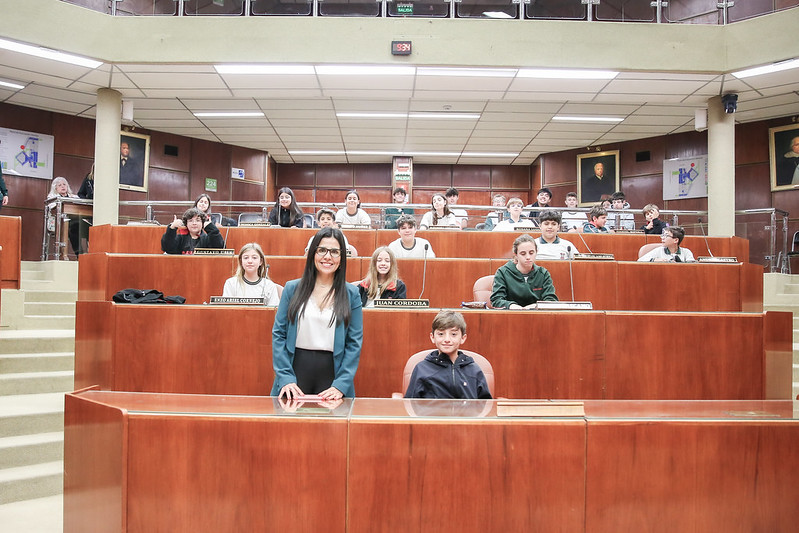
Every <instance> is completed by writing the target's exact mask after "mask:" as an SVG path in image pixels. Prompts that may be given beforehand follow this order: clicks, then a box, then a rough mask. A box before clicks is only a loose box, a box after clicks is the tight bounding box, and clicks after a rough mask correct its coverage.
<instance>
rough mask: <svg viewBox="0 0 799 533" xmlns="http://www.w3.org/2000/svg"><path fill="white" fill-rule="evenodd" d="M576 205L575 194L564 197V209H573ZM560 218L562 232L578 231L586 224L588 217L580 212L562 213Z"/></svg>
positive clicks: (571, 193)
mask: <svg viewBox="0 0 799 533" xmlns="http://www.w3.org/2000/svg"><path fill="white" fill-rule="evenodd" d="M578 203H579V202H578V201H577V193H576V192H570V193H568V194H567V195H566V207H568V208H569V209H574V208H576V207H577V204H578ZM562 218H563V223H562V224H563V231H580V229H581V228H582V227H583V225H584V224H585V223H586V222H588V217H586V216H585V213H583V212H582V211H564V212H563V216H562Z"/></svg>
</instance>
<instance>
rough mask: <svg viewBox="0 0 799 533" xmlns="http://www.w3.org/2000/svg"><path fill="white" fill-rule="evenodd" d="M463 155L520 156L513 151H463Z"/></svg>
mask: <svg viewBox="0 0 799 533" xmlns="http://www.w3.org/2000/svg"><path fill="white" fill-rule="evenodd" d="M461 156H462V157H519V154H515V153H513V152H463V153H462V154H461Z"/></svg>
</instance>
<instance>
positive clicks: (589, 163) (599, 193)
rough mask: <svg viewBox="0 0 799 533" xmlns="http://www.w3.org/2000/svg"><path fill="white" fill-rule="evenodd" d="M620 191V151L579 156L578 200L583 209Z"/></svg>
mask: <svg viewBox="0 0 799 533" xmlns="http://www.w3.org/2000/svg"><path fill="white" fill-rule="evenodd" d="M618 190H619V151H618V150H612V151H608V152H598V153H588V154H580V155H578V156H577V198H578V199H579V200H580V206H581V207H590V206H592V205H595V204H597V203H599V201H600V200H601V199H602V197H604V196H607V197H610V195H611V194H613V193H614V192H616V191H618Z"/></svg>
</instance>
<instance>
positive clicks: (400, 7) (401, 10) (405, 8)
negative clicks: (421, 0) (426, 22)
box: [397, 4, 413, 15]
mask: <svg viewBox="0 0 799 533" xmlns="http://www.w3.org/2000/svg"><path fill="white" fill-rule="evenodd" d="M397 15H413V4H397Z"/></svg>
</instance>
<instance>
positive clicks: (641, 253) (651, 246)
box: [638, 242, 663, 259]
mask: <svg viewBox="0 0 799 533" xmlns="http://www.w3.org/2000/svg"><path fill="white" fill-rule="evenodd" d="M660 246H663V244H662V243H658V242H651V243H649V244H645V245H643V246H641V247H640V248H639V249H638V259H640V258H642V257H643V256H645V255H646V254H648V253H649V252H651V251H652V250H654V249H655V248H658V247H660Z"/></svg>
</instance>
